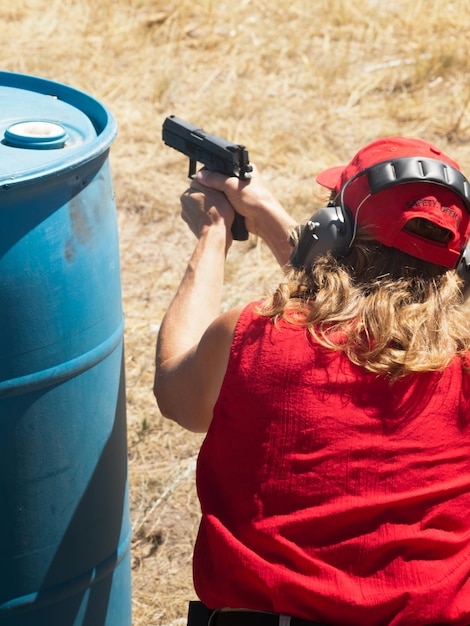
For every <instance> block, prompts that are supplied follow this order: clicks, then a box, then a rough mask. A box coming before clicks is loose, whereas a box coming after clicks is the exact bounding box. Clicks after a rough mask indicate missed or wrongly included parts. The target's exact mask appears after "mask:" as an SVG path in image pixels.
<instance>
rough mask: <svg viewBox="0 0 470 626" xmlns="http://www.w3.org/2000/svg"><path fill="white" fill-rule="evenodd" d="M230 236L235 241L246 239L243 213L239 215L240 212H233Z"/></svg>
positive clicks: (246, 233)
mask: <svg viewBox="0 0 470 626" xmlns="http://www.w3.org/2000/svg"><path fill="white" fill-rule="evenodd" d="M232 237H233V238H234V239H235V240H236V241H246V240H247V239H248V231H247V229H246V226H245V218H244V217H243V215H240V213H235V219H234V220H233V224H232Z"/></svg>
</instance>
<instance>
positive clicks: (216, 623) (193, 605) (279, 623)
mask: <svg viewBox="0 0 470 626" xmlns="http://www.w3.org/2000/svg"><path fill="white" fill-rule="evenodd" d="M188 626H328V625H327V624H324V623H322V622H310V621H308V620H305V619H299V618H298V617H289V616H288V615H280V614H279V613H265V612H263V611H249V610H247V609H219V610H216V611H214V610H211V609H208V608H207V607H206V606H205V605H204V604H202V602H196V601H191V602H190V603H189V613H188Z"/></svg>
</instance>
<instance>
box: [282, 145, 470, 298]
mask: <svg viewBox="0 0 470 626" xmlns="http://www.w3.org/2000/svg"><path fill="white" fill-rule="evenodd" d="M360 176H366V177H367V181H368V186H369V193H368V194H367V195H366V196H365V197H364V198H363V199H362V201H361V202H360V203H359V206H361V205H362V203H363V202H365V200H367V199H368V198H369V197H370V196H371V195H373V194H375V193H378V192H379V191H383V190H384V189H389V188H391V187H394V186H396V185H401V184H404V183H413V182H432V183H435V184H437V185H442V186H444V187H447V188H448V189H451V190H452V191H453V192H454V193H455V194H457V195H458V196H459V197H460V198H461V199H462V200H463V202H464V204H465V207H466V209H467V211H468V212H469V213H470V183H469V181H468V180H467V179H466V178H465V176H464V175H463V174H462V172H460V170H458V169H456V168H455V167H452V166H451V165H449V164H447V163H444V162H443V161H438V160H437V159H427V158H417V157H403V158H400V159H395V160H389V161H384V162H382V163H377V164H375V165H372V166H371V167H369V168H367V169H365V170H362V171H361V172H358V173H357V174H356V175H355V176H353V177H352V178H351V179H350V180H348V181H347V182H346V184H345V185H343V188H342V189H341V192H340V194H339V196H338V198H337V200H339V202H334V201H332V202H330V203H328V206H326V207H323V208H321V209H318V210H317V211H315V213H314V214H313V215H312V217H311V218H310V220H309V221H308V222H307V224H306V225H305V226H302V227H301V228H300V236H299V239H298V242H297V244H296V246H295V248H294V250H293V252H292V255H291V258H290V263H291V265H292V266H293V267H295V268H300V267H310V266H311V265H313V263H314V262H315V259H316V258H317V257H318V256H320V255H322V254H325V253H326V252H327V251H328V250H329V251H331V252H332V253H333V255H334V256H337V257H340V256H346V255H347V253H348V250H349V248H350V247H351V245H352V242H353V241H354V237H355V234H356V227H357V224H356V220H355V219H354V218H353V215H352V213H351V211H350V210H349V209H348V207H347V206H346V205H345V204H344V194H345V191H346V189H347V188H348V187H349V185H350V184H351V183H352V182H353V181H355V180H356V179H357V178H359V177H360ZM356 215H357V212H356ZM455 269H456V270H457V273H458V274H459V276H460V278H462V279H463V281H464V283H465V285H464V289H463V291H464V294H466V292H467V290H468V291H469V292H470V240H469V241H467V244H466V245H465V247H464V248H463V250H462V254H461V256H460V259H459V261H458V262H457V264H456V267H455Z"/></svg>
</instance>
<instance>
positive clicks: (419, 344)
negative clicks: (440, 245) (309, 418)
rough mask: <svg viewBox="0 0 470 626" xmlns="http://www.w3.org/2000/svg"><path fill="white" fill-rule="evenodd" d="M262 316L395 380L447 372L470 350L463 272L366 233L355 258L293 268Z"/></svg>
mask: <svg viewBox="0 0 470 626" xmlns="http://www.w3.org/2000/svg"><path fill="white" fill-rule="evenodd" d="M259 312H260V313H261V314H262V315H266V316H270V317H271V318H273V320H274V321H276V320H278V319H279V318H283V319H285V320H287V321H289V322H290V323H292V324H297V325H301V326H304V327H306V328H308V330H309V332H310V333H311V334H312V335H313V337H314V338H315V340H316V341H317V342H318V343H320V344H321V345H323V346H325V347H327V348H330V349H332V350H339V351H343V352H344V353H345V354H346V355H347V357H348V358H349V359H350V360H351V361H352V362H353V363H355V364H357V365H359V366H362V367H364V368H365V369H366V370H368V371H370V372H374V373H376V374H380V375H386V376H388V377H390V379H391V380H396V379H397V378H400V377H402V376H405V375H407V374H410V373H412V372H427V371H439V370H443V369H444V368H445V367H446V366H447V365H448V364H449V362H450V361H451V360H452V359H453V358H454V357H455V356H456V355H460V356H462V357H463V355H464V354H465V353H466V352H467V351H469V350H470V316H469V315H468V311H467V312H466V311H465V308H464V299H463V295H462V284H461V279H459V277H458V275H457V273H456V271H455V270H448V269H446V268H443V267H440V266H437V265H432V264H429V263H425V262H423V261H421V260H419V259H417V258H415V257H412V256H410V255H408V254H405V253H404V252H401V251H400V250H397V249H394V248H388V247H386V246H383V245H382V244H380V243H378V242H376V241H373V240H371V239H370V237H368V236H367V235H366V234H365V233H364V232H361V231H358V233H357V237H356V240H355V242H354V244H353V246H352V247H351V251H350V254H348V256H347V257H345V258H335V257H333V256H332V255H331V254H330V253H328V254H327V255H324V256H321V257H319V258H318V259H317V260H316V261H315V264H314V265H313V267H311V268H304V269H300V270H292V272H291V274H290V275H289V276H288V280H287V282H285V283H282V284H280V285H279V286H278V288H277V289H276V290H275V292H274V293H273V294H272V295H271V296H269V297H268V298H267V299H266V300H265V302H264V303H263V305H262V306H261V307H260V309H259ZM337 331H341V332H340V333H339V334H338V332H337Z"/></svg>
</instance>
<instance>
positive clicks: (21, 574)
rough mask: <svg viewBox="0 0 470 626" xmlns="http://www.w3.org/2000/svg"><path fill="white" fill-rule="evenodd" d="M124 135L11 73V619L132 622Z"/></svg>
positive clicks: (11, 623)
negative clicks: (116, 167)
mask: <svg viewBox="0 0 470 626" xmlns="http://www.w3.org/2000/svg"><path fill="white" fill-rule="evenodd" d="M115 135H116V123H115V120H114V118H113V116H112V115H111V114H110V113H109V111H108V110H107V109H106V108H105V107H104V106H103V105H102V104H100V103H99V102H98V101H97V100H95V99H94V98H92V97H90V96H89V95H87V94H85V93H82V92H80V91H79V90H76V89H73V88H71V87H69V86H66V85H63V84H59V83H55V82H51V81H48V80H44V79H41V78H37V77H31V76H25V75H19V74H14V73H9V72H0V626H129V625H130V624H131V575H130V554H129V546H130V532H131V531H130V521H129V507H128V479H127V445H126V411H125V386H124V370H123V314H122V304H121V280H120V265H119V249H118V234H117V220H116V210H115V203H114V194H113V188H112V182H111V175H110V168H109V160H108V156H109V149H110V145H111V143H112V142H113V140H114V138H115Z"/></svg>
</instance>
